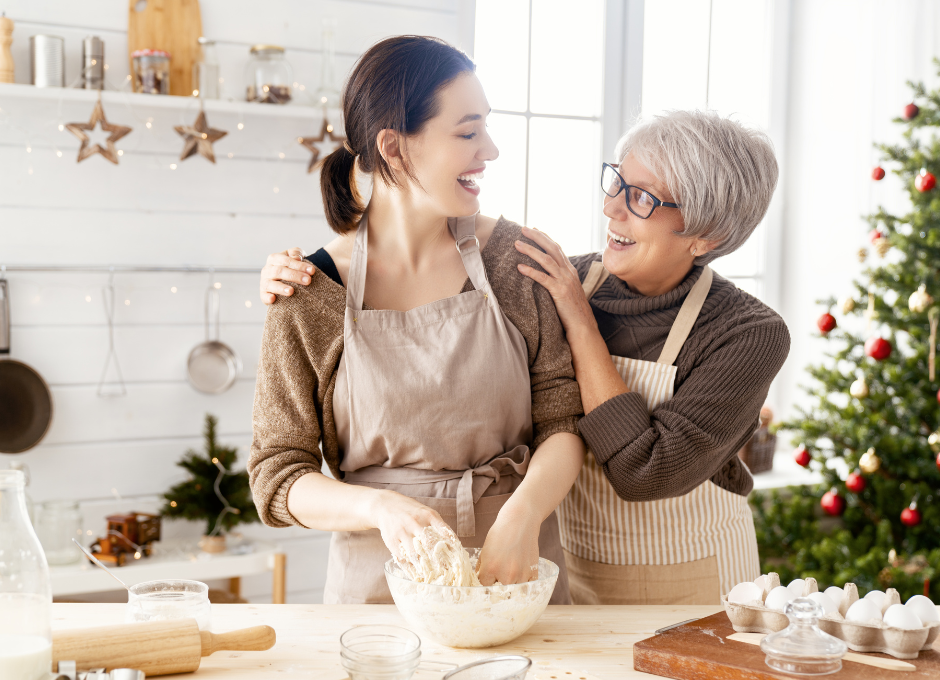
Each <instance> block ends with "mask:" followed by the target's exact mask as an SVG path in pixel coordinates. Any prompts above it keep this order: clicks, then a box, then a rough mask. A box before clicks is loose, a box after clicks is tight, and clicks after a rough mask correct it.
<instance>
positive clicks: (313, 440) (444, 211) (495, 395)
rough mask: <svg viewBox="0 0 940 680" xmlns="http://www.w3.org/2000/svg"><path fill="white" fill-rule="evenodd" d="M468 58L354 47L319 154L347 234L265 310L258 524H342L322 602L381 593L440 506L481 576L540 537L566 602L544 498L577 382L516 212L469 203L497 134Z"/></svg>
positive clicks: (574, 451)
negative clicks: (338, 129) (337, 117)
mask: <svg viewBox="0 0 940 680" xmlns="http://www.w3.org/2000/svg"><path fill="white" fill-rule="evenodd" d="M473 70H474V65H473V63H472V62H471V61H470V59H469V58H468V57H467V56H466V55H464V54H463V53H462V52H460V51H459V50H457V49H455V48H453V47H451V46H449V45H447V44H446V43H444V42H442V41H440V40H437V39H434V38H424V37H415V36H402V37H395V38H389V39H387V40H384V41H382V42H380V43H378V44H376V45H375V46H374V47H372V48H371V49H370V50H368V51H367V52H366V53H365V54H364V55H363V56H362V57H361V58H360V60H359V61H358V63H357V64H356V66H355V68H354V69H353V71H352V73H351V75H350V77H349V80H348V81H347V83H346V87H345V90H344V94H343V113H344V119H345V122H346V134H347V142H346V143H345V144H344V146H343V147H341V148H339V149H338V150H336V151H335V152H334V153H332V154H330V155H329V156H327V158H326V159H325V161H324V164H323V167H322V170H321V190H322V193H323V203H324V207H325V211H326V218H327V221H328V222H329V224H330V227H331V228H332V229H333V230H334V231H335V232H336V233H337V234H338V236H337V238H336V239H334V240H333V241H332V242H330V243H329V244H328V245H327V246H326V247H325V248H323V249H321V250H320V251H318V252H317V253H315V254H314V255H313V256H312V257H311V259H310V262H312V263H314V264H316V265H317V266H316V267H313V266H310V268H309V270H308V274H309V276H307V277H306V278H307V280H308V282H309V286H307V287H298V288H297V289H296V291H295V292H294V294H293V295H291V296H290V297H289V298H288V299H287V300H285V303H284V304H280V305H276V306H275V307H272V308H271V309H270V310H269V312H268V316H267V319H266V321H265V329H264V339H263V342H262V353H261V358H260V362H259V367H258V383H257V389H256V393H255V405H254V415H253V420H254V441H253V444H252V450H251V457H250V460H249V463H248V470H249V473H250V475H251V486H252V492H253V494H254V497H255V502H256V504H257V506H258V510H259V513H260V514H261V517H262V519H263V520H264V521H265V522H266V523H267V524H269V525H272V526H288V525H300V526H305V527H310V528H315V529H321V530H328V531H333V532H334V534H333V538H332V542H331V545H330V559H329V566H328V571H327V582H326V587H325V591H324V601H325V602H327V603H341V602H347V603H381V602H391V596H390V594H389V592H388V588H387V586H386V583H385V576H384V572H383V564H384V562H385V561H386V560H387V559H389V556H390V555H389V553H390V552H391V553H400V552H401V551H402V550H408V546H409V545H410V543H411V539H412V537H413V536H414V535H415V534H416V533H418V532H419V531H420V530H421V529H422V528H424V527H427V526H431V525H440V524H443V523H446V524H448V525H450V526H451V527H452V528H453V529H454V530H455V531H456V532H457V534H458V536H459V537H460V538H461V540H462V542H463V543H464V545H465V546H468V547H482V548H483V552H482V555H481V560H480V568H479V574H480V579H481V581H482V582H483V583H484V584H489V583H492V582H493V581H495V580H498V581H500V582H502V583H517V582H520V581H525V580H529V579H531V578H533V572H532V567H533V566H534V565H535V564H536V563H537V561H538V558H539V555H540V554H541V555H542V556H544V557H546V558H548V559H550V560H552V561H553V562H555V563H556V564H558V565H559V567H561V568H562V574H561V575H560V577H559V580H558V584H557V585H556V589H555V593H554V595H553V598H552V602H554V603H566V602H569V601H570V600H569V596H568V583H567V574H566V572H565V571H564V557H563V552H562V549H561V544H560V538H559V529H558V522H557V519H556V517H555V514H554V511H555V508H556V507H557V506H558V504H559V503H560V502H561V500H562V499H563V498H564V497H565V495H566V494H567V493H568V489H569V488H570V487H571V485H572V483H573V482H574V480H575V478H576V477H577V474H578V472H579V470H580V468H581V464H582V461H583V458H584V453H585V448H584V445H583V442H582V441H581V439H580V438H579V437H578V435H577V420H578V418H579V417H580V415H581V400H580V394H579V391H578V387H577V383H576V382H575V380H574V370H573V368H572V365H571V354H570V351H569V349H568V346H567V344H566V342H565V340H564V335H563V332H562V327H561V322H560V320H559V319H558V316H557V313H556V312H555V308H554V305H553V304H552V301H551V297H550V295H549V294H548V292H547V291H546V290H545V289H544V288H542V287H541V286H539V285H537V284H535V283H534V282H532V281H531V280H529V279H524V278H521V277H519V274H518V270H517V266H518V265H519V264H527V265H529V266H538V265H537V264H536V262H535V261H534V260H532V259H530V258H529V257H528V256H526V255H523V254H521V253H519V252H518V251H517V250H516V249H515V248H514V245H513V244H514V243H515V241H517V240H518V239H520V238H522V233H521V228H520V227H519V226H518V225H516V224H513V223H511V222H508V221H506V220H503V219H500V220H493V219H491V218H487V217H483V216H480V215H478V214H477V213H478V211H479V202H478V199H477V196H478V194H479V192H480V188H479V186H478V184H477V183H476V180H477V179H479V177H481V176H482V173H483V169H484V167H485V164H486V162H487V161H489V160H493V159H495V158H496V156H497V155H498V151H497V149H496V147H495V146H494V145H493V142H492V140H491V139H490V137H489V135H488V134H487V132H486V117H487V115H488V113H489V110H490V107H489V105H488V104H487V101H486V97H485V95H484V93H483V89H482V88H481V86H480V83H479V81H478V80H477V78H476V76H475V75H474V73H473ZM357 171H358V172H361V173H365V174H366V175H371V180H372V194H371V198H370V200H369V202H368V204H367V205H363V201H362V198H361V195H360V192H359V190H358V187H357V183H356V173H357ZM530 243H531V242H530ZM321 446H322V458H321V453H320V450H319V449H320V447H321ZM323 459H325V462H326V464H327V466H328V468H329V471H330V473H331V475H330V476H328V475H326V474H323V473H321V464H322V462H323Z"/></svg>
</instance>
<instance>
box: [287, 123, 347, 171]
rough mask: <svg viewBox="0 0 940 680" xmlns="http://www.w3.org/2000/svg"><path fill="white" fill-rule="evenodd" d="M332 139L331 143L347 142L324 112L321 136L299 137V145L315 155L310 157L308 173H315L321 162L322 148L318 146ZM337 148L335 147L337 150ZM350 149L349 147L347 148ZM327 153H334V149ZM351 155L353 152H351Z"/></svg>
mask: <svg viewBox="0 0 940 680" xmlns="http://www.w3.org/2000/svg"><path fill="white" fill-rule="evenodd" d="M327 137H329V138H330V142H339V143H343V142H345V141H346V138H345V137H344V136H342V135H339V134H336V132H334V130H333V124H332V123H330V122H328V121H327V120H326V111H325V110H324V111H323V125H321V126H320V134H318V135H317V136H316V137H298V138H297V143H298V144H300V145H301V146H302V147H304V148H305V149H306V150H307V151H309V152H310V153H311V154H313V155H312V156H311V157H310V165H308V166H307V172H308V173H311V172H313V170H314V168H316V167H317V161H319V160H320V147H319V146H317V144H320V143H323V142H325V141H326V138H327ZM335 148H336V147H334V149H335ZM347 148H348V147H347ZM327 153H333V149H331V150H330V151H328V152H327ZM350 153H351V152H350Z"/></svg>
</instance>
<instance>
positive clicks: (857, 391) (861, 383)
mask: <svg viewBox="0 0 940 680" xmlns="http://www.w3.org/2000/svg"><path fill="white" fill-rule="evenodd" d="M849 394H851V395H852V396H853V397H855V398H856V399H864V398H865V397H867V396H868V383H867V382H865V378H859V379H858V380H856V381H855V382H853V383H852V385H851V387H849Z"/></svg>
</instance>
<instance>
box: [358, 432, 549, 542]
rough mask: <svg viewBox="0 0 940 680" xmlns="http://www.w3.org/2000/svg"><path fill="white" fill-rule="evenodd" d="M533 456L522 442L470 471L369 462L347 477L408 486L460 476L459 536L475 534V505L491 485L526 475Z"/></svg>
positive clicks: (359, 480) (458, 484)
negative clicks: (479, 481) (503, 477)
mask: <svg viewBox="0 0 940 680" xmlns="http://www.w3.org/2000/svg"><path fill="white" fill-rule="evenodd" d="M531 458H532V455H531V453H529V447H528V446H526V445H524V444H520V445H519V446H517V447H515V448H514V449H512V450H510V451H507V452H506V453H501V454H500V455H498V456H497V457H495V458H493V459H492V460H490V461H489V462H488V463H484V464H483V465H481V466H479V467H475V468H469V469H467V470H420V469H418V468H410V467H397V468H392V467H384V466H381V465H370V466H368V467H364V468H361V469H359V470H355V471H353V472H347V473H346V476H345V478H344V479H345V481H346V482H347V483H350V484H355V483H357V482H373V483H379V484H400V485H405V486H407V485H412V484H429V483H433V482H446V481H450V480H452V479H459V480H460V482H458V483H457V497H456V499H455V500H456V502H457V535H458V536H460V537H465V536H475V535H476V517H475V516H474V510H473V506H474V505H475V504H476V502H477V501H479V500H480V499H481V498H482V497H483V494H484V493H486V490H487V489H488V488H490V486H492V485H493V484H495V483H496V482H498V481H499V479H500V476H501V475H512V474H515V475H518V476H519V477H523V476H525V473H526V471H527V470H528V469H529V461H530V460H531ZM474 477H482V478H483V480H482V481H483V483H482V484H476V485H474V483H473V478H474Z"/></svg>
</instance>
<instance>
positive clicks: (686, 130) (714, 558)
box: [262, 111, 790, 604]
mask: <svg viewBox="0 0 940 680" xmlns="http://www.w3.org/2000/svg"><path fill="white" fill-rule="evenodd" d="M618 146H619V153H618V157H619V162H618V163H617V164H609V165H608V164H605V166H604V169H603V189H604V191H605V193H606V197H605V199H604V214H605V215H606V216H607V217H608V218H609V223H608V233H607V245H606V247H605V249H604V251H603V252H602V253H594V254H591V255H584V256H577V257H574V258H572V259H571V260H569V259H568V258H567V257H566V256H565V255H564V253H563V252H562V251H561V249H560V248H559V247H558V246H557V245H556V244H555V243H554V242H553V241H552V240H551V239H550V238H548V237H547V236H546V235H544V234H542V233H540V232H538V231H536V230H533V229H526V230H524V235H525V236H527V237H529V238H531V239H532V241H534V242H535V243H537V244H538V245H539V246H541V248H542V249H543V250H539V249H538V248H535V247H533V246H531V245H527V244H525V243H523V242H519V243H517V245H516V247H517V248H518V249H519V250H520V251H521V252H522V253H523V254H526V255H529V256H530V257H532V258H533V259H534V260H535V261H536V262H538V263H539V264H540V265H541V266H542V267H543V268H544V269H545V273H542V272H538V271H536V270H534V269H532V268H529V267H526V266H524V265H523V266H520V267H519V270H520V272H521V273H522V274H523V275H525V276H528V277H531V278H532V279H534V280H535V281H537V282H538V283H540V284H542V285H543V286H544V287H545V288H546V289H547V290H548V291H549V292H550V293H551V295H552V298H553V299H554V301H555V305H556V308H557V310H558V313H559V316H560V318H561V321H562V324H563V325H564V327H565V331H566V334H567V338H568V342H569V343H570V346H571V351H572V355H573V359H574V367H575V373H576V377H577V380H578V384H579V386H580V389H581V399H582V403H583V406H584V412H585V416H584V418H583V419H582V420H581V421H580V423H579V427H580V432H581V434H582V436H583V437H584V439H585V441H586V442H587V444H588V445H589V447H590V452H589V453H588V454H587V459H586V462H585V465H584V467H583V469H582V471H581V473H580V475H579V477H578V479H577V481H576V483H575V486H574V487H573V488H572V491H571V492H570V493H569V495H568V497H567V498H566V499H565V501H564V502H563V504H562V506H561V507H560V508H559V515H560V520H561V530H562V542H563V545H564V547H565V559H566V563H567V566H568V572H569V582H570V586H571V596H572V601H573V602H575V603H577V604H601V603H604V604H675V603H685V604H716V603H718V602H719V601H720V598H721V595H722V594H723V593H727V591H728V590H729V589H730V588H731V587H732V586H733V585H734V584H735V583H737V582H739V581H744V580H750V579H753V578H755V577H756V576H757V575H758V573H759V563H758V556H757V543H756V540H755V535H754V525H753V520H752V518H751V513H750V509H749V507H748V504H747V494H748V493H749V492H750V490H751V488H752V485H753V483H752V479H751V476H750V473H749V472H748V470H747V468H746V467H745V466H744V465H743V464H742V463H741V462H740V461H739V459H738V458H737V456H736V452H737V451H738V449H739V448H740V447H741V445H742V444H743V443H744V442H745V441H747V439H748V438H749V437H750V435H751V433H752V432H753V430H754V428H755V426H756V424H757V422H758V415H759V412H760V408H761V405H762V403H763V401H764V399H765V397H766V396H767V391H768V389H769V387H770V383H771V381H772V380H773V378H774V376H775V375H776V374H777V372H778V371H779V369H780V367H781V366H782V365H783V362H784V360H785V359H786V356H787V353H788V351H789V343H790V339H789V333H788V331H787V328H786V326H785V324H784V322H783V320H782V319H781V318H780V317H779V316H778V315H777V314H776V313H775V312H774V311H773V310H771V309H770V308H769V307H767V306H766V305H764V304H763V303H761V302H760V301H758V300H756V299H755V298H753V297H752V296H750V295H748V294H747V293H744V292H743V291H741V290H739V289H738V288H737V287H735V286H734V284H733V283H731V282H729V281H727V280H726V279H724V278H722V277H720V276H718V275H716V274H714V273H713V272H712V270H711V269H710V267H709V266H708V263H709V262H711V261H712V260H714V259H715V258H717V257H720V256H721V255H726V254H728V253H731V252H733V251H734V250H736V249H737V248H739V247H740V246H741V245H742V244H743V243H744V242H745V241H746V240H747V238H748V237H749V236H750V235H751V233H752V232H753V231H754V228H755V227H756V226H757V225H758V224H759V223H760V221H761V219H762V218H763V216H764V214H765V213H766V212H767V208H768V206H769V204H770V199H771V197H772V195H773V191H774V187H775V185H776V182H777V163H776V160H775V158H774V153H773V148H772V146H771V144H770V141H769V139H768V138H767V136H766V135H764V134H763V133H760V132H757V131H754V130H749V129H747V128H745V127H744V126H742V125H740V124H738V123H736V122H734V121H731V120H728V119H725V118H722V117H720V116H718V115H717V114H715V113H709V112H699V111H694V112H693V111H675V112H671V113H669V114H666V115H663V116H658V117H655V118H652V119H650V120H648V121H645V122H641V123H639V124H638V125H636V126H635V127H634V128H632V129H631V130H630V131H629V132H628V133H627V134H626V135H625V136H624V137H623V139H622V140H621V143H620V144H619V145H618ZM301 268H302V264H301V263H299V262H296V261H295V260H292V258H290V257H289V254H288V253H280V254H277V255H272V256H271V257H269V258H268V266H267V267H266V269H265V270H264V273H263V274H262V298H263V299H266V301H268V300H270V298H271V296H269V295H268V293H269V292H275V291H280V290H283V286H281V285H279V284H276V283H275V282H274V281H273V280H272V279H276V278H280V279H284V280H291V281H296V280H298V279H299V278H301V276H302V274H301V272H300V271H298V270H300V269H301Z"/></svg>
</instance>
